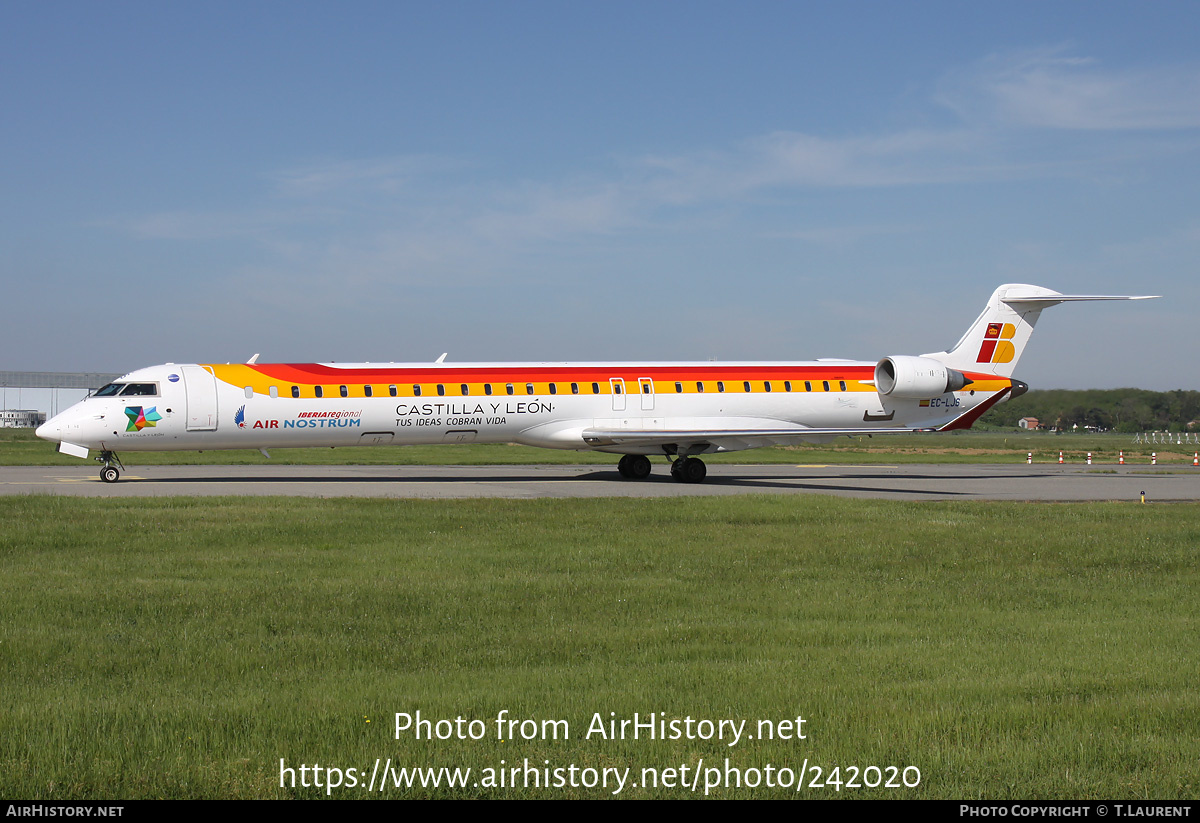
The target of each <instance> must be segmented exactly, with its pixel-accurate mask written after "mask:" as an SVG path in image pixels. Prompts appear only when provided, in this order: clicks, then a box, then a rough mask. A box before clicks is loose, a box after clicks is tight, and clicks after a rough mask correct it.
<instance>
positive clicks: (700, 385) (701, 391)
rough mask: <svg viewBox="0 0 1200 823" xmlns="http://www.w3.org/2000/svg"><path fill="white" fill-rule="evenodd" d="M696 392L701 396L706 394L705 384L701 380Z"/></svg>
mask: <svg viewBox="0 0 1200 823" xmlns="http://www.w3.org/2000/svg"><path fill="white" fill-rule="evenodd" d="M696 391H697V392H699V393H700V394H704V384H703V383H702V382H700V381H699V380H697V381H696Z"/></svg>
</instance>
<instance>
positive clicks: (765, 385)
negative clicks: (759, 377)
mask: <svg viewBox="0 0 1200 823" xmlns="http://www.w3.org/2000/svg"><path fill="white" fill-rule="evenodd" d="M763 388H764V389H766V390H767V391H770V390H771V381H770V380H764V381H763Z"/></svg>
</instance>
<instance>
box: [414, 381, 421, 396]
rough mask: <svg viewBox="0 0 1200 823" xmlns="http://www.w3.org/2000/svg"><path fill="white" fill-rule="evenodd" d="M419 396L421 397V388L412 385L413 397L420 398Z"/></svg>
mask: <svg viewBox="0 0 1200 823" xmlns="http://www.w3.org/2000/svg"><path fill="white" fill-rule="evenodd" d="M420 396H421V387H420V386H419V385H417V384H416V383H413V397H420Z"/></svg>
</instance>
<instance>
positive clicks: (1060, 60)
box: [937, 48, 1200, 131]
mask: <svg viewBox="0 0 1200 823" xmlns="http://www.w3.org/2000/svg"><path fill="white" fill-rule="evenodd" d="M1064 51H1065V50H1064V49H1062V48H1059V49H1048V50H1043V51H1036V52H1026V53H1020V54H1008V55H996V56H992V57H989V58H987V59H985V60H982V61H980V62H979V63H977V64H976V65H974V66H971V67H969V68H967V69H965V70H962V71H957V72H953V73H951V74H949V75H948V76H947V77H946V78H944V80H943V82H942V84H941V88H940V89H939V91H938V93H937V100H938V101H939V102H941V103H943V104H944V105H946V106H949V107H950V108H951V109H953V110H954V111H955V112H957V113H958V114H959V115H960V116H962V117H963V118H964V119H965V120H966V121H968V122H972V123H980V122H981V121H982V122H990V123H992V124H993V125H999V126H1016V127H1031V128H1051V129H1082V130H1105V131H1113V130H1120V131H1127V130H1148V129H1194V128H1197V127H1200V67H1197V66H1158V67H1151V68H1144V67H1139V68H1125V69H1118V68H1108V67H1106V66H1104V65H1103V64H1101V63H1100V62H1099V61H1097V60H1094V59H1090V58H1083V57H1072V56H1068V55H1066V54H1065V53H1064Z"/></svg>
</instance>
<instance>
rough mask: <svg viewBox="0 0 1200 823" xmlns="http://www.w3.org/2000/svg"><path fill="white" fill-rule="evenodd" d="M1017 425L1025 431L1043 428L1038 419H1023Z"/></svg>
mask: <svg viewBox="0 0 1200 823" xmlns="http://www.w3.org/2000/svg"><path fill="white" fill-rule="evenodd" d="M1017 425H1018V426H1020V427H1021V428H1023V429H1040V428H1041V427H1042V424H1041V423H1039V422H1038V419H1037V418H1036V417H1022V418H1021V419H1020V420H1018V421H1017Z"/></svg>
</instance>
